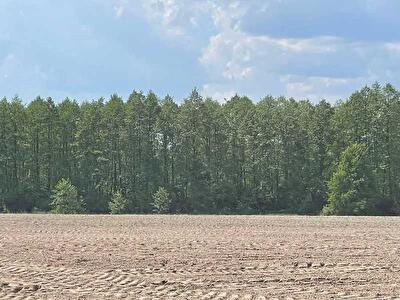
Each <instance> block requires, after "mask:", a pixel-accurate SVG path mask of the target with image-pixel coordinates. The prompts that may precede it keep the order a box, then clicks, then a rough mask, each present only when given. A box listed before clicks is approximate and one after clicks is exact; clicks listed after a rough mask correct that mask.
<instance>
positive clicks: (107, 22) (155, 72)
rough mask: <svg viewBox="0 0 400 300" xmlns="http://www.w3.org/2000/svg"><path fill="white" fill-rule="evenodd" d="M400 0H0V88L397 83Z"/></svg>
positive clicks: (8, 92) (346, 90)
mask: <svg viewBox="0 0 400 300" xmlns="http://www.w3.org/2000/svg"><path fill="white" fill-rule="evenodd" d="M399 11H400V1H398V0H347V1H344V0H343V1H342V0H335V1H333V0H324V1H321V0H302V1H300V0H246V1H228V0H57V1H54V0H35V1H30V0H1V1H0V95H1V96H3V95H4V96H7V97H9V98H10V97H13V96H14V95H15V94H18V95H20V97H21V98H22V99H23V100H24V102H28V101H30V100H31V99H33V98H34V97H35V96H37V95H39V94H40V95H42V96H44V97H47V96H52V97H53V98H54V99H55V100H56V101H59V100H61V99H63V98H64V97H66V96H69V97H72V98H76V99H78V100H85V99H93V98H98V97H100V96H105V97H108V96H109V95H110V94H112V93H115V92H116V93H118V94H120V95H122V96H123V97H126V96H127V95H129V93H130V92H131V91H132V90H133V89H136V90H143V91H145V92H147V91H148V90H150V89H151V90H153V91H154V92H156V93H157V94H158V95H159V96H160V97H163V96H165V95H166V94H170V95H172V96H173V97H174V98H175V99H176V100H177V101H180V100H182V99H183V98H185V97H186V96H188V94H189V93H190V91H191V89H192V88H193V87H197V88H198V89H199V90H200V91H201V93H202V94H203V95H204V96H211V97H214V98H215V99H217V100H220V101H223V99H224V98H227V97H230V96H232V95H233V94H235V93H239V94H242V95H248V96H250V97H251V98H252V99H253V100H258V99H260V98H261V97H263V96H266V95H269V94H271V95H274V96H280V95H284V96H292V97H295V98H298V99H305V98H308V99H310V100H312V101H318V100H320V99H322V98H325V99H327V100H329V101H332V102H334V101H336V100H338V99H345V98H346V97H348V96H349V94H350V93H351V92H352V91H354V90H356V89H359V88H360V87H362V86H364V85H366V84H371V83H373V82H375V81H379V82H381V83H386V82H390V83H393V84H394V85H395V86H397V87H400V31H399V30H398V28H400V18H399V17H398V16H397V14H398V12H399Z"/></svg>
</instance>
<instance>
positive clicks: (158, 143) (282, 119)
mask: <svg viewBox="0 0 400 300" xmlns="http://www.w3.org/2000/svg"><path fill="white" fill-rule="evenodd" d="M399 149H400V93H399V92H398V91H397V90H396V89H395V88H394V87H392V86H391V85H386V86H384V87H382V86H380V85H379V84H375V85H373V86H372V87H365V88H363V89H362V90H360V91H356V92H355V93H353V94H352V95H351V96H350V97H349V99H347V100H346V101H343V102H338V103H337V104H335V105H332V104H330V103H328V102H326V101H324V100H322V101H321V102H319V103H318V104H313V103H312V102H310V101H296V100H294V99H286V98H283V97H280V98H273V97H266V98H264V99H262V100H261V101H259V102H256V103H255V102H252V101H251V100H250V99H249V98H247V97H240V96H235V97H233V98H232V99H230V100H228V101H226V103H224V104H220V103H218V102H216V101H213V100H212V99H208V98H207V99H205V98H203V97H201V96H200V94H199V93H198V92H197V91H196V90H194V91H192V93H191V94H190V96H189V97H188V98H187V99H185V100H184V101H182V102H181V103H179V104H177V103H176V102H174V100H173V99H172V98H171V97H169V96H167V97H165V98H164V99H160V98H158V97H157V95H155V94H154V93H152V92H149V93H148V94H143V93H141V92H133V93H132V94H131V95H130V96H129V99H126V100H124V99H121V98H120V97H119V96H117V95H112V96H111V98H110V99H109V100H105V99H99V100H95V101H91V102H82V103H79V102H76V101H73V100H70V99H65V100H64V101H62V102H60V103H55V102H54V101H53V100H52V99H51V98H47V99H43V98H40V97H37V98H36V99H35V100H33V101H32V102H30V103H29V104H27V105H24V104H23V103H22V101H21V100H20V99H19V98H18V97H15V98H14V99H3V100H1V101H0V211H2V210H3V211H11V212H12V211H28V212H30V211H48V210H51V209H53V210H54V207H53V206H54V203H55V201H56V200H57V199H62V198H63V197H65V195H69V196H68V197H72V198H75V199H76V200H77V201H78V202H79V205H80V209H79V210H76V211H75V212H84V211H86V212H90V213H109V212H110V210H111V211H114V212H117V213H150V212H153V211H154V210H155V209H156V210H157V211H159V212H165V213H272V212H286V213H321V212H323V213H325V214H400V152H399ZM78 202H76V203H75V204H74V205H78V204H77V203H78ZM63 205H66V206H68V205H69V204H68V203H66V204H65V203H64V204H63ZM60 212H63V210H61V211H60ZM64 212H68V211H65V210H64ZM72 212H74V211H72Z"/></svg>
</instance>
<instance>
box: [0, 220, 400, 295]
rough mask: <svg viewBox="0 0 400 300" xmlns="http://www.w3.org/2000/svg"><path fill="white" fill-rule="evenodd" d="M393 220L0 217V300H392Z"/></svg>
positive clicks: (399, 245)
mask: <svg viewBox="0 0 400 300" xmlns="http://www.w3.org/2000/svg"><path fill="white" fill-rule="evenodd" d="M399 254H400V218H388V217H329V218H323V217H297V216H57V215H0V299H118V298H127V299H270V298H276V299H305V298H306V299H307V298H309V299H393V298H396V297H400V258H399Z"/></svg>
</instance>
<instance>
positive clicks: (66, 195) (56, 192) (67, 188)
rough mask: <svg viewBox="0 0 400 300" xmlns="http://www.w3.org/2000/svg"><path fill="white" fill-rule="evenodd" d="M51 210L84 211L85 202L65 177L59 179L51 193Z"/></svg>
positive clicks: (76, 212)
mask: <svg viewBox="0 0 400 300" xmlns="http://www.w3.org/2000/svg"><path fill="white" fill-rule="evenodd" d="M51 199H52V202H51V207H52V212H54V213H56V214H79V213H83V212H85V202H84V200H83V198H82V197H80V196H79V195H78V191H77V189H76V187H75V186H74V185H72V183H71V182H70V181H69V180H67V179H61V180H60V181H58V182H57V184H56V185H55V187H54V189H53V191H52V195H51Z"/></svg>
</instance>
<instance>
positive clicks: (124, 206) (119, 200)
mask: <svg viewBox="0 0 400 300" xmlns="http://www.w3.org/2000/svg"><path fill="white" fill-rule="evenodd" d="M109 207H110V212H111V214H113V215H117V214H126V213H128V212H129V202H128V200H127V199H126V198H125V197H124V195H123V194H122V193H121V192H120V191H117V192H115V193H114V194H113V196H112V198H111V200H110V203H109Z"/></svg>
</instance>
